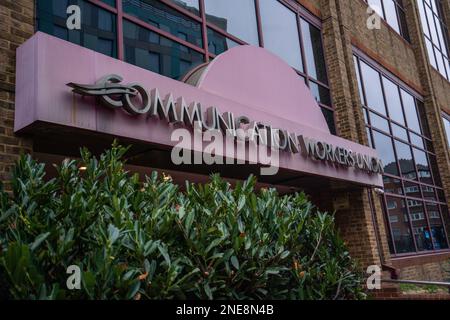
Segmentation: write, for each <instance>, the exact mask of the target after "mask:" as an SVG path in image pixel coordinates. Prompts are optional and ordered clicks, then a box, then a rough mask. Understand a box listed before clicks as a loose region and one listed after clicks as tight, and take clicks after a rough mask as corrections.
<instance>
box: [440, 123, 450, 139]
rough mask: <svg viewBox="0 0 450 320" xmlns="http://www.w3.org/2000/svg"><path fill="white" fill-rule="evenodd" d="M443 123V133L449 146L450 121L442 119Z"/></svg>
mask: <svg viewBox="0 0 450 320" xmlns="http://www.w3.org/2000/svg"><path fill="white" fill-rule="evenodd" d="M442 119H443V121H444V128H445V132H446V134H447V143H448V145H449V146H450V120H448V119H447V118H442Z"/></svg>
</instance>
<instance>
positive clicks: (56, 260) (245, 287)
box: [0, 145, 364, 299]
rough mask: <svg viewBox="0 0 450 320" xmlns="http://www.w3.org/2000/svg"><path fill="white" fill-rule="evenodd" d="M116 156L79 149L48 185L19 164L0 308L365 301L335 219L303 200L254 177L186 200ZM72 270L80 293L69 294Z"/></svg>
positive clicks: (1, 249)
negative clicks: (29, 303) (34, 302)
mask: <svg viewBox="0 0 450 320" xmlns="http://www.w3.org/2000/svg"><path fill="white" fill-rule="evenodd" d="M125 152H126V149H125V148H122V147H120V146H117V145H113V147H112V149H111V150H108V151H105V153H104V154H103V155H101V157H100V158H99V159H97V158H95V157H94V156H92V155H91V154H90V153H89V152H88V151H87V150H82V152H81V160H79V161H76V160H70V161H64V162H63V163H62V164H61V165H59V166H57V167H56V168H57V176H56V178H54V179H51V180H49V179H45V178H44V177H45V170H44V169H45V168H44V164H40V163H37V162H36V161H35V160H33V159H32V158H31V157H30V156H23V157H21V158H20V160H19V161H18V162H17V164H16V166H15V168H14V171H13V178H12V187H13V193H12V194H8V193H6V192H4V191H3V189H2V188H0V210H1V211H0V212H1V214H0V272H1V273H2V274H0V287H1V288H2V289H1V290H0V291H2V293H0V295H2V297H0V298H3V299H4V298H9V299H359V298H364V294H363V293H362V290H361V283H362V275H361V274H360V273H359V272H358V271H357V270H358V269H357V267H356V266H355V263H354V262H353V261H352V259H351V258H350V256H349V254H348V251H347V249H346V248H345V245H344V243H343V241H342V239H341V238H340V237H339V236H338V235H337V233H336V231H335V228H334V220H333V216H332V215H329V214H327V213H321V212H318V211H317V210H316V209H315V208H314V207H313V205H312V204H311V203H310V202H309V201H308V200H307V197H306V196H305V195H304V194H295V195H290V196H280V195H278V194H277V192H276V190H274V189H270V190H267V189H263V190H261V191H259V192H256V191H255V189H254V186H255V178H253V177H250V178H249V179H248V180H247V181H245V182H243V183H242V184H238V185H237V186H236V187H235V188H234V189H232V188H231V187H230V185H229V183H228V182H226V181H224V180H222V179H221V178H220V177H219V176H217V175H213V176H212V177H211V181H210V182H209V183H207V184H204V185H194V184H190V183H187V184H186V191H184V192H181V191H180V190H179V187H178V186H177V185H175V184H173V183H172V181H171V179H170V177H166V176H164V177H158V175H157V174H156V173H153V174H152V175H151V176H150V177H146V178H145V182H144V183H142V181H140V179H139V177H138V176H137V175H131V174H130V173H128V172H126V171H125V170H124V162H123V161H122V157H123V155H124V154H125ZM80 166H85V167H86V170H83V171H82V170H79V168H80ZM70 265H78V266H79V267H80V268H81V270H82V271H83V272H82V285H81V289H80V290H68V289H67V287H66V280H67V277H68V276H69V275H68V274H67V273H66V271H67V267H68V266H70Z"/></svg>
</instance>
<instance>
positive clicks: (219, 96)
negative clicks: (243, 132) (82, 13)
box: [15, 32, 382, 186]
mask: <svg viewBox="0 0 450 320" xmlns="http://www.w3.org/2000/svg"><path fill="white" fill-rule="evenodd" d="M196 77H197V78H196V80H197V81H195V82H196V86H192V85H189V84H186V83H183V82H180V81H176V80H173V79H170V78H167V77H164V76H161V75H159V74H156V73H153V72H150V71H148V70H144V69H141V68H139V67H136V66H133V65H130V64H128V63H125V62H123V61H119V60H116V59H113V58H110V57H107V56H105V55H102V54H99V53H96V52H94V51H91V50H89V49H86V48H82V47H80V46H77V45H74V44H71V43H69V42H66V41H63V40H60V39H57V38H55V37H52V36H49V35H47V34H43V33H40V32H38V33H36V34H35V35H34V36H33V37H32V38H31V39H29V40H28V41H27V42H26V43H25V44H23V45H22V46H21V47H19V48H18V50H17V80H16V81H17V83H16V113H15V117H16V119H15V130H16V131H17V132H30V133H33V130H34V129H33V128H34V127H35V126H34V124H36V123H41V124H42V123H44V124H45V123H50V124H57V125H62V126H66V127H70V128H73V129H80V130H89V131H94V132H98V133H102V134H106V135H111V136H115V137H125V138H130V139H134V140H137V141H140V142H143V143H148V144H154V145H160V146H166V147H168V148H170V147H173V146H175V145H178V143H177V142H174V141H172V140H171V133H172V132H173V130H174V129H176V128H179V127H180V124H181V126H183V125H184V124H189V122H192V121H193V120H195V115H196V113H195V111H196V110H197V109H196V108H197V107H198V108H199V109H198V111H199V112H198V114H197V115H198V117H200V118H202V117H203V120H205V119H206V118H208V117H209V116H211V119H215V120H217V121H216V122H215V124H212V122H210V123H209V125H210V126H211V127H212V128H213V129H221V128H222V129H225V128H224V127H227V126H228V125H229V126H230V127H233V128H232V129H237V127H239V126H240V124H241V122H242V123H244V122H245V124H247V125H251V124H253V123H255V124H257V125H260V126H263V127H267V128H277V129H281V130H282V132H283V133H284V138H285V139H284V140H286V141H287V143H286V148H284V149H283V150H282V151H280V158H279V168H281V169H286V170H290V171H293V172H297V173H298V174H309V175H317V176H322V177H328V178H332V179H338V180H346V181H352V182H355V183H358V184H364V185H372V186H382V179H381V174H380V173H381V172H382V163H381V161H380V160H379V159H378V156H377V153H376V151H375V150H373V149H371V148H368V147H365V146H362V145H359V144H356V143H353V142H351V141H348V140H345V139H342V138H339V137H337V136H334V135H331V134H330V132H329V130H328V127H327V124H326V122H325V119H324V117H323V115H322V113H321V110H320V108H319V106H318V105H317V103H316V101H315V100H314V98H313V96H312V95H311V93H310V91H309V89H308V88H307V87H306V86H305V84H304V82H303V81H302V79H301V78H300V77H299V76H298V75H297V74H296V73H295V71H293V70H292V69H291V67H289V66H288V65H287V64H286V63H285V62H283V61H282V60H281V59H279V58H278V57H276V56H274V55H273V54H272V53H269V52H267V51H266V50H264V49H261V48H257V47H252V46H241V47H236V48H233V49H231V50H229V51H227V52H225V53H223V54H221V55H219V56H217V57H216V58H215V59H214V60H213V61H212V62H211V63H210V64H209V65H207V66H206V67H204V68H203V69H201V70H199V71H198V72H197V74H196ZM112 93H115V95H112ZM108 94H109V95H108ZM118 95H119V96H120V95H121V96H122V99H121V100H117V96H118ZM136 95H140V97H141V99H140V101H139V102H136V100H133V99H131V98H130V97H132V96H136ZM113 97H115V98H114V99H113ZM108 106H109V108H108ZM201 108H203V109H201ZM183 112H184V113H183ZM203 113H204V115H203ZM152 115H153V116H152ZM191 116H192V117H191ZM208 119H209V118H208ZM236 119H238V120H236ZM242 119H246V121H243V120H242ZM206 122H207V121H205V123H206ZM281 136H282V135H280V137H281ZM183 147H184V148H187V149H191V150H194V151H199V152H202V151H203V150H204V146H202V145H200V146H195V145H191V144H189V143H187V144H186V145H185V146H183ZM216 152H217V153H218V154H223V155H228V153H227V152H226V151H225V150H223V151H222V150H219V151H217V150H216ZM236 157H238V156H236Z"/></svg>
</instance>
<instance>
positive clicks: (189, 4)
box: [169, 0, 200, 15]
mask: <svg viewBox="0 0 450 320" xmlns="http://www.w3.org/2000/svg"><path fill="white" fill-rule="evenodd" d="M169 1H170V2H172V3H175V4H176V5H177V6H179V7H182V8H183V9H185V10H187V11H189V12H192V13H193V14H196V15H200V9H199V5H198V0H169Z"/></svg>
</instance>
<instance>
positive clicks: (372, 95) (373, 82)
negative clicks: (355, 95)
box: [361, 61, 386, 115]
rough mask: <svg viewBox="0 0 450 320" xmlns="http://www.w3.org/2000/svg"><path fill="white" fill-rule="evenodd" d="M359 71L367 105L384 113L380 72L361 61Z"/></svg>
mask: <svg viewBox="0 0 450 320" xmlns="http://www.w3.org/2000/svg"><path fill="white" fill-rule="evenodd" d="M361 72H362V78H363V83H364V89H365V92H366V100H367V106H368V107H369V108H371V109H374V110H375V111H378V112H379V113H381V114H382V115H386V109H385V107H384V100H383V91H382V90H381V82H380V74H379V73H378V72H377V71H375V70H374V69H373V68H371V67H369V66H368V65H367V64H365V63H364V62H362V61H361Z"/></svg>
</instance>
